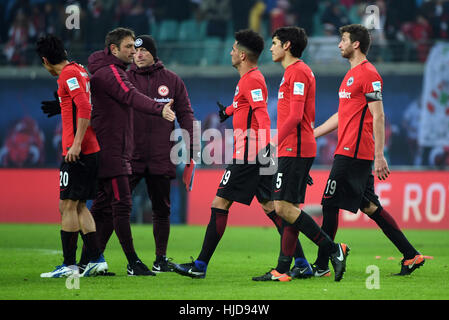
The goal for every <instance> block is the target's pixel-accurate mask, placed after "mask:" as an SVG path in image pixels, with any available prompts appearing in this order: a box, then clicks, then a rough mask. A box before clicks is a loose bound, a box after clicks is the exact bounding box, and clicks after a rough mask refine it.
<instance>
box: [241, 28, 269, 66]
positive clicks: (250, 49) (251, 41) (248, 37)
mask: <svg viewBox="0 0 449 320" xmlns="http://www.w3.org/2000/svg"><path fill="white" fill-rule="evenodd" d="M235 40H236V41H237V44H238V45H239V46H242V47H243V48H244V50H245V51H246V53H247V55H248V59H249V60H250V61H252V62H257V60H258V59H259V56H260V54H261V53H262V51H263V48H264V41H263V38H262V36H261V35H260V34H258V33H257V32H255V31H253V30H250V29H246V30H240V31H237V32H236V33H235Z"/></svg>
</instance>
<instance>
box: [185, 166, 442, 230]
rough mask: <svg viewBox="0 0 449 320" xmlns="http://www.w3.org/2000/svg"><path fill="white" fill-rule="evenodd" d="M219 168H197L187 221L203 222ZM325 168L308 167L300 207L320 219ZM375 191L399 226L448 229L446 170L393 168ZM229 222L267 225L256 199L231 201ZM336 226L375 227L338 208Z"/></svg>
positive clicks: (218, 178)
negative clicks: (307, 184) (309, 180)
mask: <svg viewBox="0 0 449 320" xmlns="http://www.w3.org/2000/svg"><path fill="white" fill-rule="evenodd" d="M222 174H223V171H222V170H197V171H196V174H195V183H194V186H193V190H192V192H191V193H190V195H189V198H188V212H187V223H188V224H200V225H205V224H207V223H208V222H209V218H210V205H211V203H212V199H213V198H214V196H215V193H216V190H217V187H218V184H219V182H220V179H221V176H222ZM328 174H329V171H327V170H312V172H311V176H312V177H313V180H314V182H315V183H314V185H313V186H311V187H309V188H308V189H307V195H306V202H305V204H304V206H303V208H304V210H305V211H306V212H308V213H310V214H311V215H312V216H314V217H315V219H316V220H317V221H318V222H320V219H321V205H320V203H321V196H322V193H323V191H324V187H325V183H326V181H327V178H328ZM375 188H376V193H377V194H378V195H379V197H380V200H381V203H382V206H383V207H384V208H385V209H386V210H387V211H388V212H389V213H390V214H391V215H392V216H393V217H394V218H395V219H396V222H397V223H398V224H399V226H400V227H402V228H413V229H449V172H445V171H393V172H392V173H391V175H390V177H388V179H387V180H385V181H380V180H377V179H376V184H375ZM228 224H229V225H241V226H245V225H246V226H271V225H272V223H271V221H270V220H269V219H268V218H267V217H266V216H265V214H264V212H263V210H262V209H261V207H260V205H259V203H258V202H257V199H253V202H252V203H251V205H250V206H245V205H241V204H239V203H235V204H233V206H232V207H231V210H230V212H229V218H228ZM339 226H340V227H348V228H351V227H353V228H375V227H377V225H376V224H375V223H374V222H373V221H371V220H370V219H369V218H368V217H367V216H366V215H364V214H363V213H361V212H360V211H359V212H358V213H357V214H353V213H351V212H347V211H343V210H342V211H341V213H340V220H339Z"/></svg>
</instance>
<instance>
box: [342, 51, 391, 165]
mask: <svg viewBox="0 0 449 320" xmlns="http://www.w3.org/2000/svg"><path fill="white" fill-rule="evenodd" d="M382 87H383V81H382V78H381V77H380V75H379V73H378V72H377V70H376V68H375V67H374V66H373V65H372V64H371V63H370V62H368V60H365V61H363V62H362V63H360V64H359V65H357V66H355V67H354V68H352V69H350V70H349V71H348V72H347V73H346V76H345V77H344V79H343V81H342V83H341V85H340V90H339V93H338V95H339V106H338V143H337V148H336V150H335V154H341V155H344V156H347V157H351V158H356V159H365V160H374V138H373V116H372V114H371V112H370V111H369V108H368V102H367V100H366V97H365V94H366V93H371V92H375V91H379V92H381V91H382Z"/></svg>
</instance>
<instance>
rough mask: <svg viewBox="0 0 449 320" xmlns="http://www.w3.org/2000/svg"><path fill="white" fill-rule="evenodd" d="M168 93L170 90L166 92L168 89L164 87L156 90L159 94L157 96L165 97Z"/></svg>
mask: <svg viewBox="0 0 449 320" xmlns="http://www.w3.org/2000/svg"><path fill="white" fill-rule="evenodd" d="M169 92H170V90H168V87H167V86H165V85H162V86H159V88H157V93H159V95H160V96H162V97H166V96H167V95H168V93H169Z"/></svg>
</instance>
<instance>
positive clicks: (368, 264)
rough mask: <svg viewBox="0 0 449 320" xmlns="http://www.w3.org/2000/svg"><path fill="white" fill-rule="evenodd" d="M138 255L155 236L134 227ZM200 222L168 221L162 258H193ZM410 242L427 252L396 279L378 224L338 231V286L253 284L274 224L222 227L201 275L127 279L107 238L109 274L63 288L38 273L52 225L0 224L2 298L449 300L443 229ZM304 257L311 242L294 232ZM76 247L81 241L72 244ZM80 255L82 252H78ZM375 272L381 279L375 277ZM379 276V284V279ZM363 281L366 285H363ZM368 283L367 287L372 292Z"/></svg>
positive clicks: (51, 252)
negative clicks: (342, 248) (345, 252)
mask: <svg viewBox="0 0 449 320" xmlns="http://www.w3.org/2000/svg"><path fill="white" fill-rule="evenodd" d="M132 228H133V237H134V244H135V247H136V251H137V253H138V255H139V257H140V258H141V259H142V260H143V261H144V262H145V263H146V264H147V265H148V266H149V267H151V265H152V263H153V260H154V240H153V234H152V226H151V225H134V226H133V227H132ZM204 232H205V227H198V226H177V225H175V226H172V229H171V233H170V241H169V246H168V256H169V257H172V258H173V259H174V262H177V263H185V262H189V261H190V256H193V257H194V258H196V257H197V255H198V254H199V251H200V249H201V244H202V240H203V236H204ZM405 234H406V235H407V237H408V238H409V240H410V242H411V243H412V244H413V245H414V246H415V247H416V248H417V249H418V250H419V251H420V252H421V253H422V254H424V255H427V256H432V257H433V259H432V260H427V261H426V263H425V265H424V266H423V267H421V268H420V269H418V270H416V271H415V272H414V273H413V274H412V275H411V276H406V277H397V276H393V275H392V274H394V273H397V272H399V270H400V265H399V263H400V259H401V255H400V253H399V252H398V251H397V250H396V248H395V247H393V245H392V244H391V243H390V242H389V241H388V239H387V238H386V237H385V236H384V235H383V233H382V232H381V231H380V230H378V229H369V230H366V229H364V230H353V229H340V230H339V232H338V234H337V239H336V240H337V241H343V242H346V243H348V244H349V245H350V247H351V253H350V255H349V257H348V262H347V272H346V274H345V276H344V278H343V280H342V281H341V282H339V283H337V282H334V281H333V274H332V277H330V278H312V279H306V280H294V281H291V282H287V283H280V282H268V283H267V282H254V281H252V280H251V277H252V276H258V275H262V274H264V273H265V272H267V271H269V269H270V268H271V267H275V265H276V262H277V254H278V252H279V236H278V234H277V232H276V231H275V229H274V228H260V227H251V228H250V227H228V228H227V230H226V232H225V234H224V236H223V238H222V240H221V242H220V244H219V246H218V248H217V250H216V252H215V254H214V256H213V257H212V260H211V262H210V264H209V267H208V272H207V277H206V278H205V279H190V278H186V277H182V276H180V275H178V274H175V273H166V274H159V275H157V276H156V277H128V276H127V275H126V264H127V262H126V258H125V256H124V254H123V253H122V250H121V247H120V244H119V242H118V240H117V238H116V236H115V234H114V235H113V236H112V238H111V240H110V242H109V244H108V247H107V249H106V251H105V257H106V260H107V262H108V264H109V269H110V271H113V272H115V273H116V274H117V275H116V276H115V277H95V278H80V279H79V280H80V282H79V289H72V290H69V289H67V287H66V279H42V278H40V273H42V272H48V271H51V270H52V269H53V268H54V266H56V265H59V264H61V263H62V251H61V244H60V238H59V226H58V225H16V224H1V225H0V257H1V258H0V271H1V272H0V300H5V299H12V300H22V299H25V300H28V299H31V300H34V299H44V300H47V299H48V300H73V299H75V300H96V299H98V300H100V299H118V300H134V299H151V300H184V299H186V300H317V299H350V300H358V299H418V300H430V299H449V250H448V248H449V232H448V231H418V230H405ZM300 239H301V242H302V245H303V248H304V251H305V253H306V256H307V258H308V260H309V261H310V262H313V261H314V260H315V257H316V247H315V245H314V244H313V243H312V242H310V241H309V240H308V239H306V238H305V237H304V236H303V235H301V236H300ZM81 245H82V241H81V238H80V239H79V242H78V247H79V248H80V247H81ZM78 251H79V252H78V257H79V254H80V249H79V250H78ZM376 271H378V272H379V277H378V278H376V274H375V273H376ZM377 279H378V281H377ZM367 284H368V285H367ZM370 288H371V289H370Z"/></svg>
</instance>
